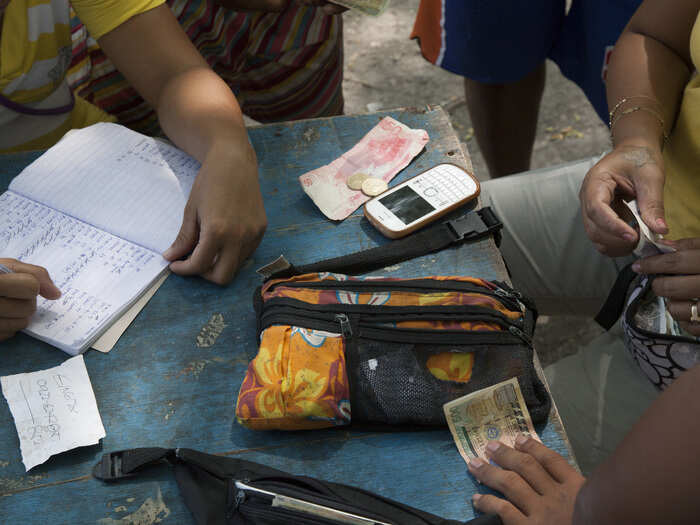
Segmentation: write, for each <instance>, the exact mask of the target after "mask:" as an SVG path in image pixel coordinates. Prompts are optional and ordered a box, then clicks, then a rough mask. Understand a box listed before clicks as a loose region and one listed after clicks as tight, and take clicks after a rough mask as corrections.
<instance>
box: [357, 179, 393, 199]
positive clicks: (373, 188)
mask: <svg viewBox="0 0 700 525" xmlns="http://www.w3.org/2000/svg"><path fill="white" fill-rule="evenodd" d="M388 188H389V185H388V184H387V183H386V182H384V181H383V180H382V179H378V178H376V177H369V178H367V179H365V181H364V182H363V183H362V193H364V194H365V195H367V196H368V197H375V196H377V195H379V194H380V193H384V192H385V191H386V190H387V189H388Z"/></svg>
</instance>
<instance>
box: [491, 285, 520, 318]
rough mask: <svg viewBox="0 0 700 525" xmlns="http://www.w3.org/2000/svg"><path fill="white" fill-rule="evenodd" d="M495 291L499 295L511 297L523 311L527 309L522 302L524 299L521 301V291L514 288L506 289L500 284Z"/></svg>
mask: <svg viewBox="0 0 700 525" xmlns="http://www.w3.org/2000/svg"><path fill="white" fill-rule="evenodd" d="M493 292H494V293H495V294H496V295H498V296H499V297H503V298H506V299H510V300H511V301H512V302H514V303H515V304H516V305H517V307H518V308H519V309H520V311H521V312H524V311H525V305H524V304H523V303H522V301H520V299H521V298H522V296H523V294H521V293H520V292H517V291H515V290H513V291H508V290H504V289H503V288H501V287H500V286H497V287H496V289H495V290H494V291H493Z"/></svg>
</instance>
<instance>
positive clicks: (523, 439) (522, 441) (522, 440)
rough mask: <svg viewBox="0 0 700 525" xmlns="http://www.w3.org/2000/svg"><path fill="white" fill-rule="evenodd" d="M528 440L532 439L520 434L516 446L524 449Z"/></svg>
mask: <svg viewBox="0 0 700 525" xmlns="http://www.w3.org/2000/svg"><path fill="white" fill-rule="evenodd" d="M528 439H530V437H529V436H526V435H525V434H520V435H519V436H518V437H516V438H515V444H516V445H517V446H519V447H522V446H523V445H524V444H525V443H527V440H528Z"/></svg>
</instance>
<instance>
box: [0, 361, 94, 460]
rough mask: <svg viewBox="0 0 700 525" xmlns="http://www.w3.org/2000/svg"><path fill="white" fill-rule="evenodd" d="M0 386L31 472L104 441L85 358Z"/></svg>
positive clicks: (2, 382) (8, 379)
mask: <svg viewBox="0 0 700 525" xmlns="http://www.w3.org/2000/svg"><path fill="white" fill-rule="evenodd" d="M0 385H2V393H3V395H4V396H5V399H7V403H8V405H10V411H11V412H12V417H13V418H14V420H15V427H17V435H18V436H19V446H20V450H21V451H22V462H23V463H24V467H25V468H26V469H27V471H29V469H31V468H33V467H35V466H36V465H40V464H42V463H43V462H44V461H46V460H47V459H49V458H50V457H51V456H53V455H54V454H58V453H60V452H65V451H66V450H71V449H74V448H76V447H84V446H87V445H94V444H96V443H97V442H98V441H99V440H100V439H102V438H103V437H105V429H104V427H103V426H102V419H101V418H100V413H99V412H98V410H97V402H96V401H95V394H94V392H93V391H92V385H91V384H90V378H89V377H88V373H87V369H86V368H85V361H83V356H82V355H79V356H76V357H73V358H71V359H68V360H67V361H65V362H64V363H63V364H62V365H60V366H57V367H54V368H49V369H48V370H42V371H40V372H31V373H28V374H16V375H12V376H5V377H0Z"/></svg>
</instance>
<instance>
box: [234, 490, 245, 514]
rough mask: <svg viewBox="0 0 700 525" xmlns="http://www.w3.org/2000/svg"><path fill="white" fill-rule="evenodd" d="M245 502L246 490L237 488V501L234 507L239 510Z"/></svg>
mask: <svg viewBox="0 0 700 525" xmlns="http://www.w3.org/2000/svg"><path fill="white" fill-rule="evenodd" d="M243 502H245V491H244V490H237V491H236V501H235V502H234V509H235V510H238V507H240V506H241V504H242V503H243Z"/></svg>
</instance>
